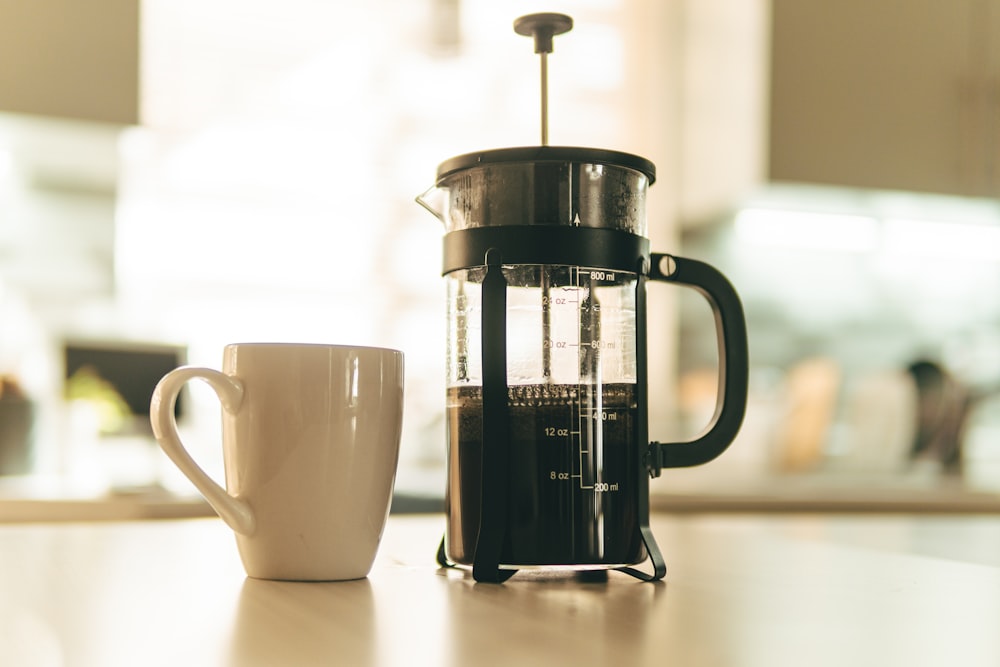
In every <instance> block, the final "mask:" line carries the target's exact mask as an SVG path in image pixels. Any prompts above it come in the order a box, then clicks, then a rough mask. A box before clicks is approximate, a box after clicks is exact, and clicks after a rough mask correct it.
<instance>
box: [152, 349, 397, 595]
mask: <svg viewBox="0 0 1000 667" xmlns="http://www.w3.org/2000/svg"><path fill="white" fill-rule="evenodd" d="M195 378H197V379H200V380H204V381H205V382H207V383H208V384H209V385H210V386H211V387H212V389H214V390H215V393H216V394H217V395H218V397H219V400H220V402H221V403H222V408H223V413H222V417H223V421H222V447H223V457H224V462H225V475H226V486H227V489H228V491H227V490H226V489H223V488H222V487H221V486H220V485H219V484H217V483H216V482H215V481H214V480H212V479H211V478H210V477H209V476H208V475H207V474H206V473H205V472H204V471H203V470H202V469H201V468H200V467H199V466H198V464H197V463H195V461H194V459H192V457H191V455H190V454H189V453H188V451H187V450H186V449H185V447H184V445H183V444H182V443H181V440H180V438H179V436H178V434H177V422H176V420H175V418H174V404H175V403H176V401H177V395H178V393H179V392H180V391H181V388H182V387H183V386H184V384H185V383H186V382H188V381H189V380H191V379H195ZM402 420H403V353H402V352H399V351H397V350H390V349H385V348H375V347H356V346H339V345H308V344H284V343H245V344H243V343H241V344H235V345H227V346H226V348H225V351H224V354H223V361H222V372H221V373H220V372H219V371H216V370H212V369H210V368H200V367H190V366H185V367H181V368H178V369H175V370H173V371H171V372H170V373H168V374H167V375H166V376H164V377H163V379H162V380H160V382H159V384H158V385H157V386H156V389H155V391H154V392H153V398H152V403H151V409H150V421H151V423H152V426H153V434H154V435H155V436H156V440H157V442H159V443H160V446H161V447H162V448H163V450H164V451H165V452H166V453H167V456H169V457H170V459H171V460H172V461H173V462H174V463H175V464H176V465H177V467H178V468H180V469H181V471H182V472H183V473H184V474H185V475H187V477H188V478H189V479H190V480H191V481H192V482H193V483H194V485H195V487H196V488H197V489H198V490H199V491H200V492H201V493H202V494H203V495H204V496H205V499H206V500H207V501H208V502H209V504H210V505H211V506H212V507H213V508H214V509H215V511H216V512H218V514H219V516H221V517H222V519H223V520H224V521H225V522H226V523H227V524H229V526H230V527H231V528H232V529H233V530H234V531H235V532H236V541H237V545H238V546H239V552H240V557H241V558H242V559H243V566H244V568H245V569H246V572H247V574H248V575H249V576H251V577H255V578H260V579H289V580H299V581H332V580H344V579H357V578H361V577H364V576H367V574H368V572H369V570H370V569H371V565H372V562H373V561H374V559H375V552H376V551H377V550H378V544H379V541H380V539H381V537H382V530H383V528H384V527H385V521H386V516H387V515H388V512H389V504H390V502H391V498H392V488H393V484H394V481H395V475H396V465H397V462H398V458H399V441H400V434H401V430H402Z"/></svg>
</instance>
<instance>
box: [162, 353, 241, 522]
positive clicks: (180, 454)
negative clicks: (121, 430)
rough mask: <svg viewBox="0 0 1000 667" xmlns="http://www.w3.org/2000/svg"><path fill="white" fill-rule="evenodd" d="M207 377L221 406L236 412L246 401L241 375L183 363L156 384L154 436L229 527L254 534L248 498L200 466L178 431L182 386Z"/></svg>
mask: <svg viewBox="0 0 1000 667" xmlns="http://www.w3.org/2000/svg"><path fill="white" fill-rule="evenodd" d="M196 378H197V379H199V380H204V381H205V382H206V383H207V384H208V386H210V387H211V388H212V389H213V391H215V395H216V396H218V397H219V402H221V403H222V409H223V410H225V411H226V412H228V413H230V414H235V413H236V412H237V411H238V410H239V408H240V404H241V403H242V402H243V383H242V382H240V381H239V379H238V378H235V377H232V376H230V375H225V374H223V373H220V372H219V371H216V370H213V369H211V368H200V367H196V366H182V367H180V368H176V369H174V370H172V371H170V372H169V373H167V374H166V375H164V376H163V378H162V379H161V380H160V381H159V383H157V385H156V389H154V390H153V398H152V399H151V400H150V404H149V421H150V424H151V425H152V427H153V436H154V437H155V438H156V441H157V442H158V443H159V444H160V447H161V448H162V449H163V451H164V452H166V454H167V456H168V457H170V460H171V461H173V462H174V464H175V465H176V466H177V467H178V468H180V471H181V472H182V473H184V474H185V475H186V476H187V478H188V479H190V480H191V482H192V483H193V484H194V486H195V488H197V489H198V490H199V491H200V492H201V494H202V495H203V496H205V500H207V501H208V504H209V505H211V506H212V509H214V510H215V511H216V512H217V513H218V515H219V516H220V517H222V520H223V521H225V522H226V523H227V524H228V525H229V527H230V528H232V529H233V530H235V531H236V532H237V533H240V534H242V535H251V534H252V533H253V532H254V529H255V527H256V521H255V519H254V514H253V510H251V509H250V505H248V504H247V502H246V501H245V500H241V499H239V498H236V497H234V496H232V495H230V494H229V493H228V492H227V491H226V490H225V489H223V488H222V487H221V486H219V485H218V484H217V483H216V482H215V480H213V479H212V478H211V477H209V476H208V475H207V474H206V473H205V471H204V470H202V469H201V466H199V465H198V464H197V463H195V460H194V459H193V458H191V454H190V453H188V451H187V448H185V447H184V444H183V443H182V442H181V439H180V436H179V435H178V433H177V419H176V418H175V417H174V406H175V405H176V404H177V395H178V394H179V393H180V391H181V388H182V387H183V386H184V385H185V384H186V383H187V382H188V381H189V380H193V379H196Z"/></svg>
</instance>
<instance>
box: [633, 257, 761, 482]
mask: <svg viewBox="0 0 1000 667" xmlns="http://www.w3.org/2000/svg"><path fill="white" fill-rule="evenodd" d="M651 260H652V266H651V267H650V271H649V278H650V279H651V280H660V281H664V282H672V283H677V284H679V285H686V286H687V287H692V288H694V289H696V290H698V291H699V292H700V293H701V294H702V296H704V297H705V298H706V299H707V300H708V303H709V304H710V305H711V306H712V313H713V314H714V315H715V328H716V331H717V332H718V340H719V393H718V399H717V401H716V405H715V415H714V416H713V418H712V421H711V422H710V423H709V425H708V426H707V427H706V429H705V431H704V432H703V433H702V434H701V435H699V436H698V437H697V438H696V439H694V440H692V441H690V442H678V443H659V442H654V443H651V445H650V457H649V458H650V460H649V462H648V463H649V471H650V475H651V476H653V477H657V476H659V474H660V470H661V469H662V468H684V467H688V466H696V465H701V464H702V463H707V462H709V461H711V460H712V459H714V458H716V457H717V456H719V455H720V454H722V452H724V451H726V448H728V447H729V445H730V444H731V443H732V442H733V440H734V439H735V438H736V435H737V434H738V433H739V430H740V426H742V424H743V417H744V415H745V414H746V408H747V385H748V383H749V379H750V360H749V352H748V349H747V325H746V319H745V317H744V315H743V304H742V303H740V297H739V295H738V294H737V293H736V290H735V289H734V288H733V286H732V284H730V282H729V280H728V279H727V278H726V277H725V276H724V275H722V273H720V272H719V271H718V270H717V269H715V268H713V267H712V266H710V265H708V264H705V263H704V262H699V261H697V260H693V259H685V258H683V257H674V256H673V255H664V254H659V253H653V254H652V255H651Z"/></svg>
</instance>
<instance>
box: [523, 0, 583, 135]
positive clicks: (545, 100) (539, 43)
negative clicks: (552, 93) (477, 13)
mask: <svg viewBox="0 0 1000 667" xmlns="http://www.w3.org/2000/svg"><path fill="white" fill-rule="evenodd" d="M572 29H573V19H571V18H570V17H569V16H566V15H565V14H528V15H527V16H522V17H521V18H519V19H517V20H516V21H514V32H516V33H517V34H519V35H525V36H528V37H534V38H535V53H537V54H539V56H541V60H542V71H541V78H542V145H543V146H547V145H548V143H549V60H548V55H549V54H550V53H552V38H553V37H554V36H556V35H561V34H563V33H564V32H569V31H570V30H572Z"/></svg>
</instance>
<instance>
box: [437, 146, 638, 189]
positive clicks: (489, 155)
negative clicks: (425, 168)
mask: <svg viewBox="0 0 1000 667" xmlns="http://www.w3.org/2000/svg"><path fill="white" fill-rule="evenodd" d="M505 162H508V163H516V162H521V163H533V162H574V163H578V164H606V165H612V166H615V167H624V168H626V169H632V170H634V171H638V172H641V173H643V174H645V175H646V178H648V179H649V184H650V185H652V184H653V182H654V181H655V180H656V165H654V164H653V163H652V162H650V161H649V160H647V159H646V158H643V157H639V156H638V155H632V154H631V153H621V152H619V151H609V150H605V149H603V148H578V147H574V146H522V147H517V148H497V149H493V150H488V151H479V152H476V153H466V154H464V155H457V156H455V157H453V158H449V159H447V160H445V161H444V162H442V163H441V164H440V165H439V166H438V171H437V180H438V183H440V182H441V181H442V180H443V179H444V178H446V177H447V176H450V175H451V174H453V173H455V172H457V171H464V170H466V169H471V168H473V167H479V166H483V165H489V164H503V163H505Z"/></svg>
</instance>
